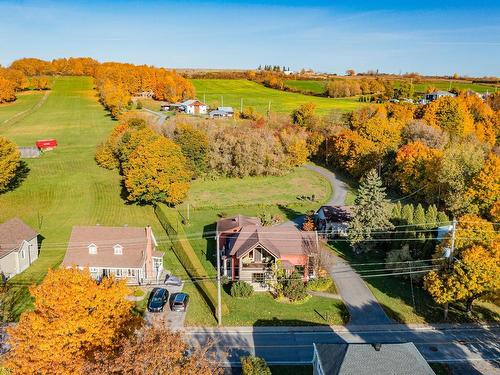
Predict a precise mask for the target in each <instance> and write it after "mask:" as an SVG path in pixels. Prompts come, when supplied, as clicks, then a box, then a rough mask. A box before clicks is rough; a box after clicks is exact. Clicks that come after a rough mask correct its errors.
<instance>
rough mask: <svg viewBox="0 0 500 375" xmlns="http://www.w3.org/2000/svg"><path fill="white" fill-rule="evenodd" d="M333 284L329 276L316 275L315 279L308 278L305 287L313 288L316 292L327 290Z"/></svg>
mask: <svg viewBox="0 0 500 375" xmlns="http://www.w3.org/2000/svg"><path fill="white" fill-rule="evenodd" d="M332 284H333V280H332V278H331V277H318V278H317V279H312V280H309V281H308V283H307V289H309V290H315V291H317V292H324V291H325V290H328V288H330V287H331V286H332Z"/></svg>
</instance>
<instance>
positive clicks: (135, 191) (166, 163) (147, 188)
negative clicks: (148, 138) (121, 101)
mask: <svg viewBox="0 0 500 375" xmlns="http://www.w3.org/2000/svg"><path fill="white" fill-rule="evenodd" d="M187 165H188V164H187V160H186V158H185V156H184V155H183V153H182V151H181V148H180V146H179V145H177V144H176V143H175V142H174V141H172V140H170V139H167V138H165V137H159V138H157V139H156V140H155V141H153V142H150V143H148V144H141V145H140V146H139V147H137V148H136V149H135V151H134V152H133V153H132V154H131V155H130V158H129V160H128V163H127V164H126V165H124V166H123V174H124V182H125V187H126V188H127V191H128V193H129V195H128V199H129V200H130V201H133V202H140V203H152V202H165V203H170V204H177V203H180V202H181V201H182V200H183V199H184V198H185V197H186V194H187V192H188V190H189V182H190V180H191V176H192V172H191V171H190V170H189V169H188V167H187Z"/></svg>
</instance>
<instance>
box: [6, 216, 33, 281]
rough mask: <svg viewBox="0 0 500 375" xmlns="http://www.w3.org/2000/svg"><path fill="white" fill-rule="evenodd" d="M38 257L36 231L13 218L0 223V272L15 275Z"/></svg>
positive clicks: (7, 276)
mask: <svg viewBox="0 0 500 375" xmlns="http://www.w3.org/2000/svg"><path fill="white" fill-rule="evenodd" d="M37 259H38V232H37V231H36V230H34V229H33V228H31V227H30V226H28V225H27V224H25V223H24V222H23V221H22V220H21V219H18V218H14V219H11V220H8V221H6V222H5V223H2V224H0V272H2V273H3V274H4V276H5V277H6V278H10V277H12V276H15V275H17V274H18V273H21V272H23V271H24V270H25V269H27V268H28V267H29V266H30V265H31V263H33V262H34V261H35V260H37Z"/></svg>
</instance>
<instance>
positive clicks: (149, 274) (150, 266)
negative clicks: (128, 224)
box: [146, 225, 155, 279]
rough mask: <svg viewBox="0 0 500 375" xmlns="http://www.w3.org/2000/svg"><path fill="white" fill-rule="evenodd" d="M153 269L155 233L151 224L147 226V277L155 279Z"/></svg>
mask: <svg viewBox="0 0 500 375" xmlns="http://www.w3.org/2000/svg"><path fill="white" fill-rule="evenodd" d="M154 277H155V275H154V271H153V235H152V232H151V226H150V225H148V226H147V227H146V278H147V279H154Z"/></svg>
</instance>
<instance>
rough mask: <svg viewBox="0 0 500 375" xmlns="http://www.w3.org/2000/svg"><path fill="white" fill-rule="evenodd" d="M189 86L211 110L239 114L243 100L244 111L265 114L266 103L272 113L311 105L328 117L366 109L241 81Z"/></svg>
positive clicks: (349, 101)
mask: <svg viewBox="0 0 500 375" xmlns="http://www.w3.org/2000/svg"><path fill="white" fill-rule="evenodd" d="M191 82H192V83H193V84H194V86H195V88H196V95H197V97H198V99H200V100H205V101H206V102H207V103H208V104H209V105H210V106H212V107H216V106H220V105H222V104H224V105H226V106H233V107H234V108H235V109H237V110H239V109H240V106H241V100H242V99H243V107H248V106H251V107H254V108H255V109H257V110H258V111H259V112H261V113H266V112H267V109H268V106H269V103H271V111H272V112H278V113H290V112H291V111H292V110H294V109H295V108H297V107H298V106H299V105H301V104H304V103H314V104H316V112H317V113H318V114H328V113H329V112H331V111H333V110H337V111H342V112H346V111H352V110H354V109H357V108H359V107H361V106H363V105H365V104H364V103H360V102H358V101H357V99H356V98H347V99H344V98H342V99H329V98H320V97H315V96H310V95H303V94H296V93H291V92H284V91H280V90H274V89H270V88H267V87H264V86H262V85H260V84H258V83H255V82H251V81H247V80H244V79H234V80H232V79H193V80H191Z"/></svg>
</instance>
